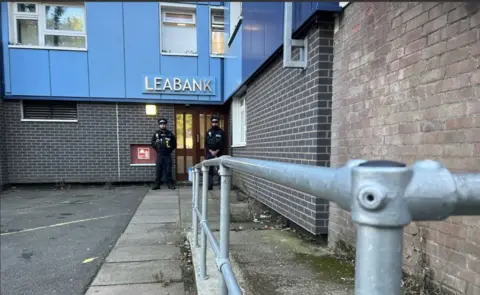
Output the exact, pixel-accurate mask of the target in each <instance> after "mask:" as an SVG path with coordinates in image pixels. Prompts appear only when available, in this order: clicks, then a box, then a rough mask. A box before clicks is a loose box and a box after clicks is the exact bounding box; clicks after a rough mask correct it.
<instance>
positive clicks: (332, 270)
mask: <svg viewBox="0 0 480 295" xmlns="http://www.w3.org/2000/svg"><path fill="white" fill-rule="evenodd" d="M295 256H296V259H297V260H298V261H301V262H303V263H305V264H307V265H309V266H310V267H312V268H313V269H314V270H315V272H316V273H317V275H318V276H319V277H320V278H321V279H323V280H327V281H332V282H336V283H339V284H345V283H351V284H353V281H354V277H355V267H354V266H353V265H351V264H349V263H346V262H343V261H341V260H340V259H338V258H337V257H335V256H333V255H320V256H318V255H311V254H304V253H296V255H295Z"/></svg>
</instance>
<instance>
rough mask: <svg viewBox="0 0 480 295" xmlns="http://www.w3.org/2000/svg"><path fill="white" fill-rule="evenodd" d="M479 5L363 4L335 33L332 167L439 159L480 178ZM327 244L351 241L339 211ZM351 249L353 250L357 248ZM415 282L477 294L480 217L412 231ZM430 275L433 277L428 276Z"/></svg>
mask: <svg viewBox="0 0 480 295" xmlns="http://www.w3.org/2000/svg"><path fill="white" fill-rule="evenodd" d="M479 8H480V4H478V3H474V2H471V3H466V2H463V3H461V2H459V3H453V2H445V3H441V2H423V3H420V2H403V3H402V2H394V3H392V2H390V3H379V2H376V3H365V2H364V3H360V2H355V3H351V4H350V5H349V6H347V7H346V8H345V10H344V12H343V13H342V15H340V17H339V29H338V31H337V32H336V34H335V46H334V74H333V92H334V93H333V103H332V109H333V110H332V155H331V162H332V166H340V165H342V164H344V163H345V162H346V161H347V160H348V159H354V158H363V159H379V158H384V159H392V160H398V161H402V162H405V163H407V164H411V163H413V162H414V161H416V160H421V159H426V158H429V159H434V160H439V161H441V162H443V163H444V164H445V165H446V166H447V167H448V168H449V169H452V170H455V171H477V172H478V171H480V117H479V114H480V70H479V66H480V9H479ZM329 235H330V238H329V239H330V243H331V244H332V245H333V244H334V243H335V242H336V241H338V240H345V241H347V242H349V243H351V244H352V243H353V241H354V227H353V224H352V222H351V219H350V214H349V213H348V212H345V211H343V210H341V209H339V208H338V207H337V206H335V205H334V204H332V205H331V206H330V223H329ZM352 245H354V244H352ZM404 249H405V250H404V252H405V259H404V262H405V266H406V270H407V271H409V272H410V273H415V274H422V273H423V272H425V269H426V268H428V269H431V270H432V273H431V278H432V279H433V281H435V282H441V283H442V285H444V286H445V287H446V288H447V289H449V290H452V291H457V294H469V295H474V294H476V295H478V294H480V218H477V217H454V218H449V219H448V220H446V221H442V222H435V223H433V222H431V223H413V224H411V225H410V226H408V227H407V228H406V233H405V248H404ZM425 273H428V272H425Z"/></svg>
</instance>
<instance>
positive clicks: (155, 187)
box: [152, 185, 160, 191]
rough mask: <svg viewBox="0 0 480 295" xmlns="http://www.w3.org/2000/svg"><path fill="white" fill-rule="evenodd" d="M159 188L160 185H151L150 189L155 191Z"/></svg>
mask: <svg viewBox="0 0 480 295" xmlns="http://www.w3.org/2000/svg"><path fill="white" fill-rule="evenodd" d="M159 189H160V185H154V186H153V187H152V191H156V190H159Z"/></svg>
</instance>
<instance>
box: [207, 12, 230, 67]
mask: <svg viewBox="0 0 480 295" xmlns="http://www.w3.org/2000/svg"><path fill="white" fill-rule="evenodd" d="M215 11H223V22H217V23H215V22H214V21H213V18H214V16H215ZM208 19H209V40H210V42H209V48H210V49H209V50H210V57H219V58H224V57H225V49H226V47H227V46H226V45H227V44H225V41H226V40H225V38H224V39H223V40H224V45H223V54H215V53H212V31H213V27H214V26H218V27H219V28H220V27H223V34H224V36H225V7H223V6H220V7H212V6H211V7H210V13H209V16H208Z"/></svg>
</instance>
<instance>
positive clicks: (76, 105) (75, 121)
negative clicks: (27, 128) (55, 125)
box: [20, 100, 78, 123]
mask: <svg viewBox="0 0 480 295" xmlns="http://www.w3.org/2000/svg"><path fill="white" fill-rule="evenodd" d="M29 101H32V100H21V101H20V118H21V119H20V121H22V122H66V123H77V122H78V102H77V101H69V100H65V101H54V100H45V101H47V102H51V103H55V102H71V103H73V102H74V103H75V109H76V114H77V118H76V119H29V118H25V109H24V103H25V102H29Z"/></svg>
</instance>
